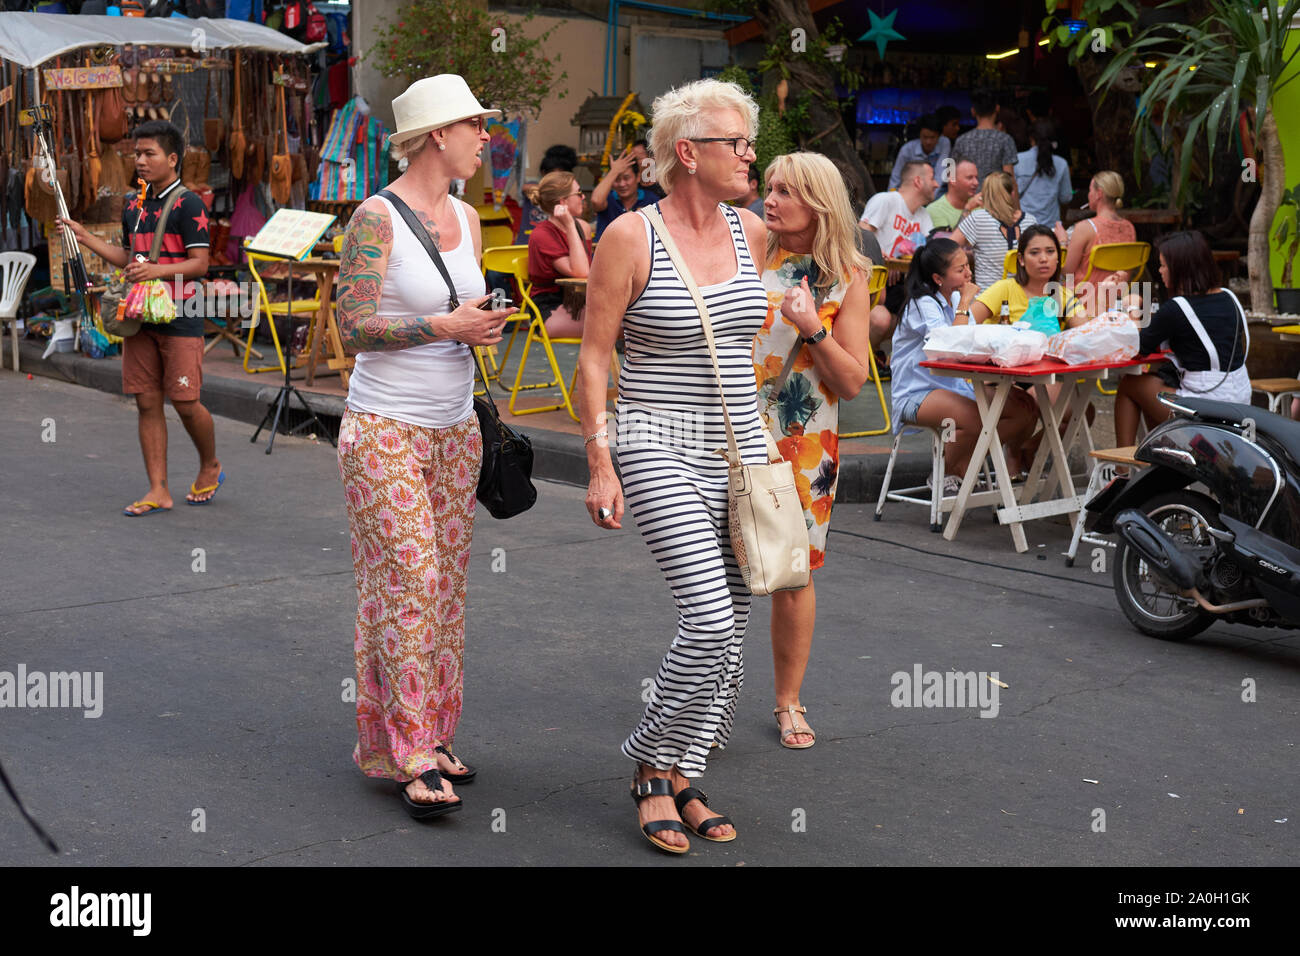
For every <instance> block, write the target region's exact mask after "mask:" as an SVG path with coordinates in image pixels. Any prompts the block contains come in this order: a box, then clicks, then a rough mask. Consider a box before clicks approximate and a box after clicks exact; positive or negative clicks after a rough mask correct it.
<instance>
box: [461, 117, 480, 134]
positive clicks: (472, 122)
mask: <svg viewBox="0 0 1300 956" xmlns="http://www.w3.org/2000/svg"><path fill="white" fill-rule="evenodd" d="M461 122H462V123H469V124H470V125H471V126H473V127H474V132H476V133H481V132H483V117H481V116H471V117H469V118H468V119H463V120H461Z"/></svg>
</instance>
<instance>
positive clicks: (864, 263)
mask: <svg viewBox="0 0 1300 956" xmlns="http://www.w3.org/2000/svg"><path fill="white" fill-rule="evenodd" d="M773 175H776V176H780V177H781V178H782V179H783V180H785V184H786V186H787V187H788V188H789V190H790V194H791V195H792V196H794V197H795V198H796V199H798V200H799V201H800V202H802V203H803V204H804V205H806V206H807V207H808V208H809V209H811V210H812V214H813V219H814V220H815V221H816V223H817V231H816V233H815V234H814V235H813V247H812V257H813V261H814V262H815V263H817V271H818V273H819V275H818V277H817V288H818V289H821V290H823V291H829V290H830V288H831V287H832V286H833V285H835V283H836V282H840V281H848V280H851V279H852V278H853V270H854V269H860V270H862V272H864V273H866V275H867V276H868V277H869V276H870V274H871V266H872V263H871V260H870V259H868V258H867V257H866V256H864V255H863V254H862V253H861V252H859V251H858V229H859V226H858V217H857V216H855V215H854V214H853V206H852V204H851V203H850V202H849V192H848V190H847V189H846V188H845V186H844V178H843V177H842V176H841V175H840V171H839V170H838V169H837V168H836V167H835V164H834V163H833V162H831V161H830V160H829V159H827V158H826V157H825V156H823V155H822V154H821V153H810V152H798V153H786V154H785V155H784V156H778V157H776V159H774V160H772V162H771V163H769V164H768V167H767V169H765V170H764V171H763V181H764V182H767V183H770V182H771V181H772V176H773ZM780 244H781V237H780V236H778V235H777V234H776V233H775V232H773V231H772V230H771V229H769V230H768V231H767V261H768V262H771V261H773V260H774V259H775V258H776V251H777V248H778V247H779V246H780Z"/></svg>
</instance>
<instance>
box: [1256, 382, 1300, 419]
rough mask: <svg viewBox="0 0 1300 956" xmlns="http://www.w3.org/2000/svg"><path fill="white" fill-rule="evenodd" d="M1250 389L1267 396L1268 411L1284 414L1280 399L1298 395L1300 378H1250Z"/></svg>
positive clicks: (1299, 392) (1299, 393)
mask: <svg viewBox="0 0 1300 956" xmlns="http://www.w3.org/2000/svg"><path fill="white" fill-rule="evenodd" d="M1250 390H1251V391H1252V392H1262V393H1263V394H1264V395H1266V396H1268V410H1269V411H1270V412H1274V413H1276V414H1278V415H1285V414H1286V413H1285V412H1283V411H1282V408H1281V406H1282V401H1283V399H1285V398H1288V397H1290V396H1293V395H1295V396H1300V378H1252V379H1251V380H1250Z"/></svg>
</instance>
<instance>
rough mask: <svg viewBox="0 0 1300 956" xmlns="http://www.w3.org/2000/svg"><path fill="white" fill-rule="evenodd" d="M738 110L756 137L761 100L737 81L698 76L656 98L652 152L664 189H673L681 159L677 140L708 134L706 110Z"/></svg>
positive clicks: (652, 110) (652, 109)
mask: <svg viewBox="0 0 1300 956" xmlns="http://www.w3.org/2000/svg"><path fill="white" fill-rule="evenodd" d="M714 110H735V111H736V112H737V113H739V114H740V118H741V119H742V120H743V121H744V122H745V123H746V124H747V129H746V134H747V136H748V138H749V139H751V140H752V139H753V138H754V136H755V135H756V133H757V130H758V104H757V103H755V102H754V100H753V99H752V98H751V97H750V96H748V95H747V94H746V93H745V91H744V90H742V89H741V88H740V87H739V86H737V85H736V84H735V83H723V82H721V81H719V80H696V81H694V82H693V83H687V84H686V85H685V86H679V87H677V88H676V89H672V90H669V91H668V92H667V93H664V94H663V95H662V96H658V97H656V98H655V101H654V106H653V107H651V122H652V123H653V124H654V126H653V127H652V128H651V130H650V152H651V154H652V155H653V156H654V161H655V177H656V179H657V180H658V181H659V182H660V183H661V184H662V185H663V187H664V189H665V190H669V191H671V190H672V187H673V180H674V179H675V178H676V177H677V176H678V174H679V173H680V170H679V169H678V167H679V166H680V165H681V162H680V161H679V160H678V159H677V141H678V140H683V139H696V138H699V137H702V136H708V135H709V134H710V132H712V131H711V130H709V129H708V128H707V125H708V120H707V117H706V116H705V114H706V113H708V112H712V111H714Z"/></svg>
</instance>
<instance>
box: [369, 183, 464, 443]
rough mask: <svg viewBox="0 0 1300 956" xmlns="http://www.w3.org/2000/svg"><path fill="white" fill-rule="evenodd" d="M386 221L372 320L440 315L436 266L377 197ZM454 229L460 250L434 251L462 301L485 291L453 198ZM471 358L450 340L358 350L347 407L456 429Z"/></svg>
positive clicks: (444, 299) (443, 291) (442, 297)
mask: <svg viewBox="0 0 1300 956" xmlns="http://www.w3.org/2000/svg"><path fill="white" fill-rule="evenodd" d="M379 199H380V201H381V202H383V204H384V205H385V206H386V207H387V209H388V216H389V219H390V220H391V221H392V223H393V248H392V250H391V251H390V252H389V255H388V271H387V272H386V273H384V289H383V293H382V294H381V295H380V297H379V308H378V315H379V316H381V317H404V316H418V315H446V314H447V313H448V312H450V311H451V296H450V294H449V292H448V289H447V285H446V283H445V282H443V280H442V275H441V274H440V273H439V272H438V268H437V266H435V265H434V264H433V260H431V259H430V258H429V254H428V253H427V252H425V250H424V246H423V245H421V244H420V240H419V239H417V238H416V237H415V235H414V234H413V233H412V232H411V230H410V227H408V226H407V225H406V221H405V220H404V219H402V217H401V215H400V214H399V213H398V211H397V210H396V209H394V208H393V205H392V203H390V202H389V201H388V200H387V199H385V198H384V197H383V196H380V197H379ZM451 203H452V207H453V208H454V209H455V210H456V220H457V222H459V223H460V245H458V246H457V247H456V248H455V249H452V250H451V251H446V250H439V251H440V252H441V253H442V261H443V263H444V264H445V265H446V266H447V272H448V274H449V275H450V276H451V281H452V282H453V283H454V284H455V286H456V295H457V297H458V298H459V299H460V301H461V302H464V301H465V300H467V299H471V298H474V297H475V296H481V295H483V293H484V292H485V291H486V283H485V282H484V280H483V273H482V272H480V271H479V267H478V263H477V262H476V261H475V259H474V242H473V238H472V237H471V236H470V234H469V224H468V223H467V222H466V221H465V211H464V209H463V208H462V204H461V202H460V200H458V199H456V198H455V197H452V198H451ZM473 390H474V359H473V357H472V355H471V353H470V348H469V346H468V345H464V344H463V343H461V342H455V341H452V340H446V341H438V342H429V343H427V344H425V345H414V346H412V347H410V348H407V349H399V350H395V351H386V352H360V353H358V354H357V364H356V368H355V369H354V370H353V372H352V377H351V380H350V381H349V383H348V400H347V404H348V408H350V409H352V410H353V411H357V412H369V413H371V414H373V415H382V416H383V417H384V418H392V419H396V420H397V421H399V422H408V423H409V424H412V425H420V426H423V427H425V428H446V427H448V426H450V425H459V424H460V423H461V422H463V421H465V420H466V419H467V418H469V417H470V415H471V414H473V408H474V406H473Z"/></svg>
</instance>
